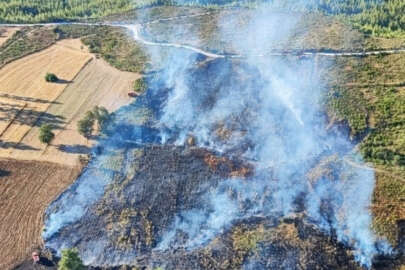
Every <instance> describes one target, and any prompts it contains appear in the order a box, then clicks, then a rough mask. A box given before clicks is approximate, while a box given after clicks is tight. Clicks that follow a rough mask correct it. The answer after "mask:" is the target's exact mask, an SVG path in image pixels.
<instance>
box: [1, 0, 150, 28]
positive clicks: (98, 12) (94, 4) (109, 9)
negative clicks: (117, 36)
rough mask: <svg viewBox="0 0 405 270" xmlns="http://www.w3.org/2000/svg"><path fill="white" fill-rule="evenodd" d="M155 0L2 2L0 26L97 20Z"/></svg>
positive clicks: (11, 0) (7, 0)
mask: <svg viewBox="0 0 405 270" xmlns="http://www.w3.org/2000/svg"><path fill="white" fill-rule="evenodd" d="M155 2H156V0H137V1H133V0H1V1H0V22H10V23H23V22H45V21H61V20H76V19H79V18H100V17H103V16H107V15H110V14H116V13H120V12H125V11H129V10H132V9H134V8H137V7H142V6H146V5H151V4H154V3H155Z"/></svg>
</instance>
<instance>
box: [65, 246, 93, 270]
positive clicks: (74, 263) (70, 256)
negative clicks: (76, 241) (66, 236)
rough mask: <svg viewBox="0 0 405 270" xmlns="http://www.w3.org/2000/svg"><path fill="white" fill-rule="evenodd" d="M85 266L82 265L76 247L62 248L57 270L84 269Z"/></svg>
mask: <svg viewBox="0 0 405 270" xmlns="http://www.w3.org/2000/svg"><path fill="white" fill-rule="evenodd" d="M84 269H86V267H85V266H84V265H83V262H82V260H81V259H80V257H79V253H78V251H77V249H74V248H72V249H64V250H62V258H61V259H60V261H59V265H58V270H84Z"/></svg>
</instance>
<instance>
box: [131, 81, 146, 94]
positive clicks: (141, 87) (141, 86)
mask: <svg viewBox="0 0 405 270" xmlns="http://www.w3.org/2000/svg"><path fill="white" fill-rule="evenodd" d="M147 87H148V85H147V84H146V81H145V79H144V78H139V79H137V80H136V81H135V82H134V91H135V92H137V93H142V92H144V91H145V90H146V88H147Z"/></svg>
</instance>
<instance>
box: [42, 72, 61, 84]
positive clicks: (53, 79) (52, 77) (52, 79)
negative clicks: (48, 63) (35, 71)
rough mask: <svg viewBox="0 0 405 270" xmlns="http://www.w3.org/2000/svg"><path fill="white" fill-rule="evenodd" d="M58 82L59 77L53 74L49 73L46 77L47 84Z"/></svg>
mask: <svg viewBox="0 0 405 270" xmlns="http://www.w3.org/2000/svg"><path fill="white" fill-rule="evenodd" d="M58 80H59V79H58V77H57V76H56V75H55V74H53V73H49V72H48V73H46V75H45V81H47V82H57V81H58Z"/></svg>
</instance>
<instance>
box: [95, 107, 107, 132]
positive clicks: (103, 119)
mask: <svg viewBox="0 0 405 270" xmlns="http://www.w3.org/2000/svg"><path fill="white" fill-rule="evenodd" d="M93 115H94V118H95V120H96V121H97V126H98V129H99V130H102V129H104V127H105V125H106V123H107V121H108V120H109V119H110V114H109V113H108V110H107V109H106V108H104V107H98V106H95V107H94V108H93Z"/></svg>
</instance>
